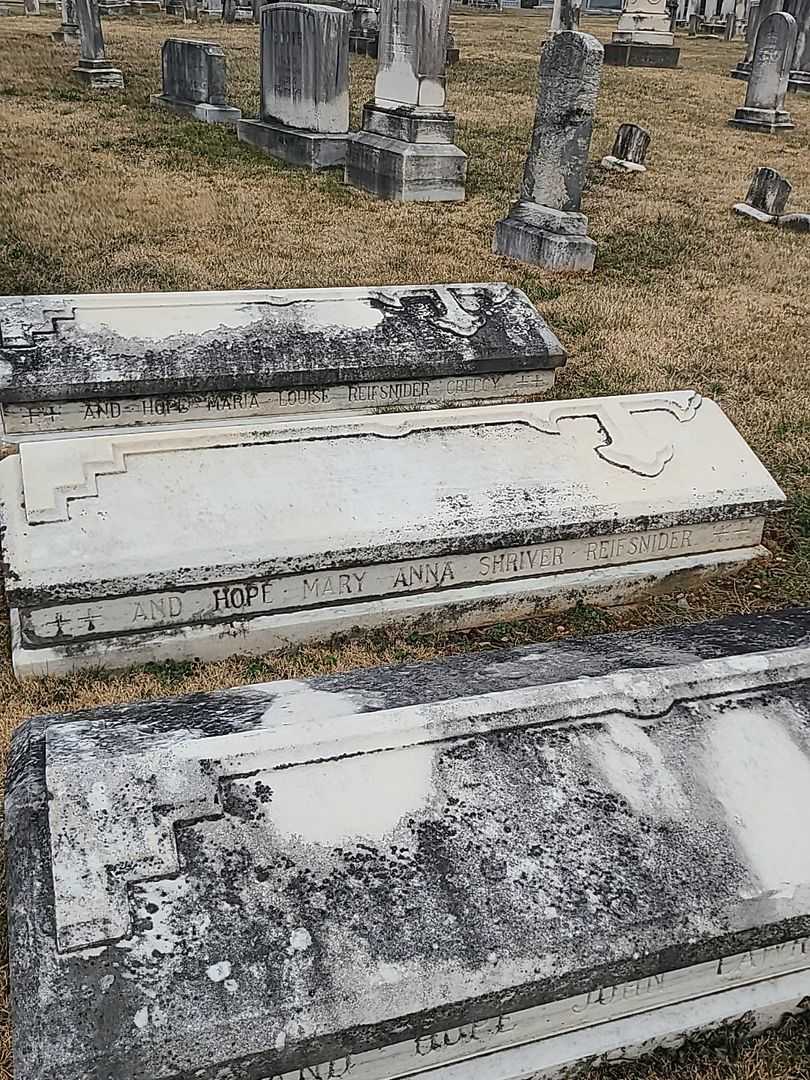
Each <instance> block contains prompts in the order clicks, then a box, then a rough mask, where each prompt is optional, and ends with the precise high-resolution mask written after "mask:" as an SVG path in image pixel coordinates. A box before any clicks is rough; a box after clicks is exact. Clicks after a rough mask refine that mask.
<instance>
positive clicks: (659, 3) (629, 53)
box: [605, 0, 681, 68]
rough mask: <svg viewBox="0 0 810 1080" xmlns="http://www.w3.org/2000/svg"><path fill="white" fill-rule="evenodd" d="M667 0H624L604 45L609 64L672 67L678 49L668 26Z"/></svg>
mask: <svg viewBox="0 0 810 1080" xmlns="http://www.w3.org/2000/svg"><path fill="white" fill-rule="evenodd" d="M669 21H670V20H669V13H668V11H667V0H624V5H623V7H622V13H621V15H620V16H619V22H618V25H617V27H616V29H615V30H614V32H613V35H612V38H611V40H610V41H609V42H608V43H607V44H606V45H605V63H606V64H609V65H611V66H612V67H656V68H662V67H663V68H675V67H677V66H678V58H679V56H680V53H681V50H680V49H679V48H678V47H677V46H676V45H675V36H674V34H673V33H672V31H671V30H670V26H669Z"/></svg>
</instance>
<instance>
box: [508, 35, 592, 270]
mask: <svg viewBox="0 0 810 1080" xmlns="http://www.w3.org/2000/svg"><path fill="white" fill-rule="evenodd" d="M601 72H602V46H601V44H600V43H599V42H598V41H597V40H596V38H595V37H591V35H590V34H582V33H580V32H579V31H576V30H562V31H560V32H559V33H558V34H555V35H554V36H553V37H552V38H551V39H550V40H549V41H547V42H546V43H545V45H544V46H543V50H542V53H541V56H540V88H539V92H538V96H537V111H536V114H535V118H534V130H533V133H532V144H531V148H530V150H529V155H528V157H527V159H526V166H525V168H524V171H523V185H522V189H521V196H520V199H519V200H518V202H516V203H515V204H514V205H513V206H512V208H511V210H510V211H509V215H508V217H506V218H504V219H503V220H502V221H499V222H498V224H497V225H496V226H495V238H494V241H493V245H492V250H493V251H494V252H495V254H496V255H507V256H509V257H510V258H513V259H519V260H520V261H521V262H527V263H533V264H535V265H536V266H544V267H546V269H549V270H584V271H590V270H592V269H593V264H594V259H595V257H596V244H595V243H594V241H593V240H591V238H590V237H589V236H588V235H587V233H588V219H587V217H586V216H585V215H584V214H582V213H580V209H579V208H580V203H581V201H582V190H583V187H584V185H585V170H586V167H587V164H588V150H589V147H590V144H591V133H592V131H593V115H594V111H595V109H596V100H597V97H598V95H599V80H600V77H601Z"/></svg>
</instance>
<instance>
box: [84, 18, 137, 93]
mask: <svg viewBox="0 0 810 1080" xmlns="http://www.w3.org/2000/svg"><path fill="white" fill-rule="evenodd" d="M75 3H76V16H77V19H78V23H79V37H80V39H81V41H80V49H79V64H78V66H77V67H75V68H74V69H73V73H74V75H76V76H78V78H80V79H81V80H82V81H83V82H86V83H87V84H88V86H92V87H93V88H94V89H96V90H123V88H124V76H123V74H122V73H121V71H120V70H119V69H118V68H115V67H113V66H112V64H111V63H110V62H109V60H108V59H107V56H106V53H105V51H104V34H103V33H102V30H101V15H100V14H99V10H98V0H75Z"/></svg>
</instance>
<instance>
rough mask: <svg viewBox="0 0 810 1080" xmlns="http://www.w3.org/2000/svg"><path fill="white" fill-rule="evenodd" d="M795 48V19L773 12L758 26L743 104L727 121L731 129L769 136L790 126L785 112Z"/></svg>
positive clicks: (782, 13)
mask: <svg viewBox="0 0 810 1080" xmlns="http://www.w3.org/2000/svg"><path fill="white" fill-rule="evenodd" d="M795 47H796V20H795V19H794V18H793V16H792V15H788V14H787V13H786V12H784V11H775V12H774V13H773V14H772V15H768V16H767V18H765V19H763V20H762V21H761V22H760V24H759V29H758V30H757V40H756V45H755V46H754V60H753V63H752V66H751V75H750V76H749V79H748V90H747V92H746V95H745V104H744V105H743V106H741V107H740V108H739V109H737V110H736V112H735V113H734V116H733V118H732V119H731V120H729V123H730V124H733V125H734V126H735V127H742V128H748V129H750V130H753V131H765V132H768V133H771V134H773V133H774V132H777V131H786V130H790V129H791V128H792V127H794V124H793V121H792V120H791V118H790V113H788V112H785V110H784V108H783V106H784V104H785V94H786V93H787V86H788V78H789V76H790V64H791V60H792V58H793V52H794V49H795Z"/></svg>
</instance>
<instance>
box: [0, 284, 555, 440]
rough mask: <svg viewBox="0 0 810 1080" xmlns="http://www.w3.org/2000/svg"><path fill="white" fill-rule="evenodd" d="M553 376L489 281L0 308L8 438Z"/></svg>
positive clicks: (503, 292)
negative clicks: (468, 380)
mask: <svg viewBox="0 0 810 1080" xmlns="http://www.w3.org/2000/svg"><path fill="white" fill-rule="evenodd" d="M564 363H565V350H564V349H563V347H562V345H561V344H560V342H559V341H558V339H557V338H556V336H555V335H554V334H553V333H552V331H551V330H550V328H549V327H548V326H547V325H546V323H545V322H544V321H543V319H542V318H541V316H540V315H539V314H538V312H537V311H536V309H535V308H534V306H533V304H532V303H531V301H530V300H529V298H528V297H527V296H526V295H525V294H524V293H522V292H521V291H520V290H519V289H514V288H512V287H511V286H509V285H506V284H505V283H503V282H494V283H493V282H485V283H473V284H449V285H440V284H437V285H401V286H400V285H397V286H387V287H368V288H351V289H262V290H248V291H230V292H194V293H188V292H186V293H132V294H128V293H117V294H113V293H111V294H84V295H82V294H80V295H72V296H71V295H62V296H9V297H0V404H2V406H3V420H4V425H5V427H4V429H5V431H6V433H7V434H12V435H14V434H18V435H26V434H33V435H36V434H37V433H40V432H51V431H63V430H82V431H84V430H92V429H97V428H107V427H115V426H121V425H125V424H132V425H151V424H163V423H166V422H167V421H169V422H172V423H178V422H189V421H197V420H203V421H206V422H222V421H223V420H224V421H226V422H227V421H229V420H230V419H231V417H237V416H245V417H254V418H261V417H263V416H275V415H278V416H284V415H290V414H292V415H294V414H296V413H298V412H302V411H303V412H314V413H320V412H343V411H347V410H348V411H351V410H356V409H364V410H365V411H369V412H376V411H382V410H390V409H398V410H399V409H403V408H404V409H409V408H410V407H411V404H412V403H414V404H416V406H417V407H431V408H436V407H444V406H447V405H452V404H454V403H462V404H469V403H471V402H472V403H474V402H476V401H479V400H480V401H490V400H497V399H498V398H499V397H501V396H502V395H503V393H504V390H505V389H506V387H505V386H499V384H500V379H501V377H503V378H504V379H507V380H510V381H511V387H510V388H509V390H508V391H507V394H506V399H507V400H508V399H509V398H510V397H511V398H514V399H521V398H525V397H530V396H531V395H532V394H534V393H536V392H537V390H538V389H545V388H546V386H547V385H550V384H553V381H554V370H555V369H556V368H557V367H559V366H560V365H561V364H564ZM521 374H525V375H526V376H532V375H534V376H537V377H538V378H539V379H540V382H541V383H542V386H540V387H538V386H537V385H535V384H534V383H533V382H532V380H531V378H528V379H527V380H526V381H523V382H521V380H520V378H519V376H520V375H521ZM485 376H491V377H493V381H492V382H490V381H487V380H486V379H485V378H484V377H485ZM466 378H469V379H471V380H475V379H476V378H478V379H480V380H481V381H480V382H479V383H478V384H477V385H476V383H475V382H474V381H473V382H472V383H464V384H462V382H461V380H462V379H466Z"/></svg>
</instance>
